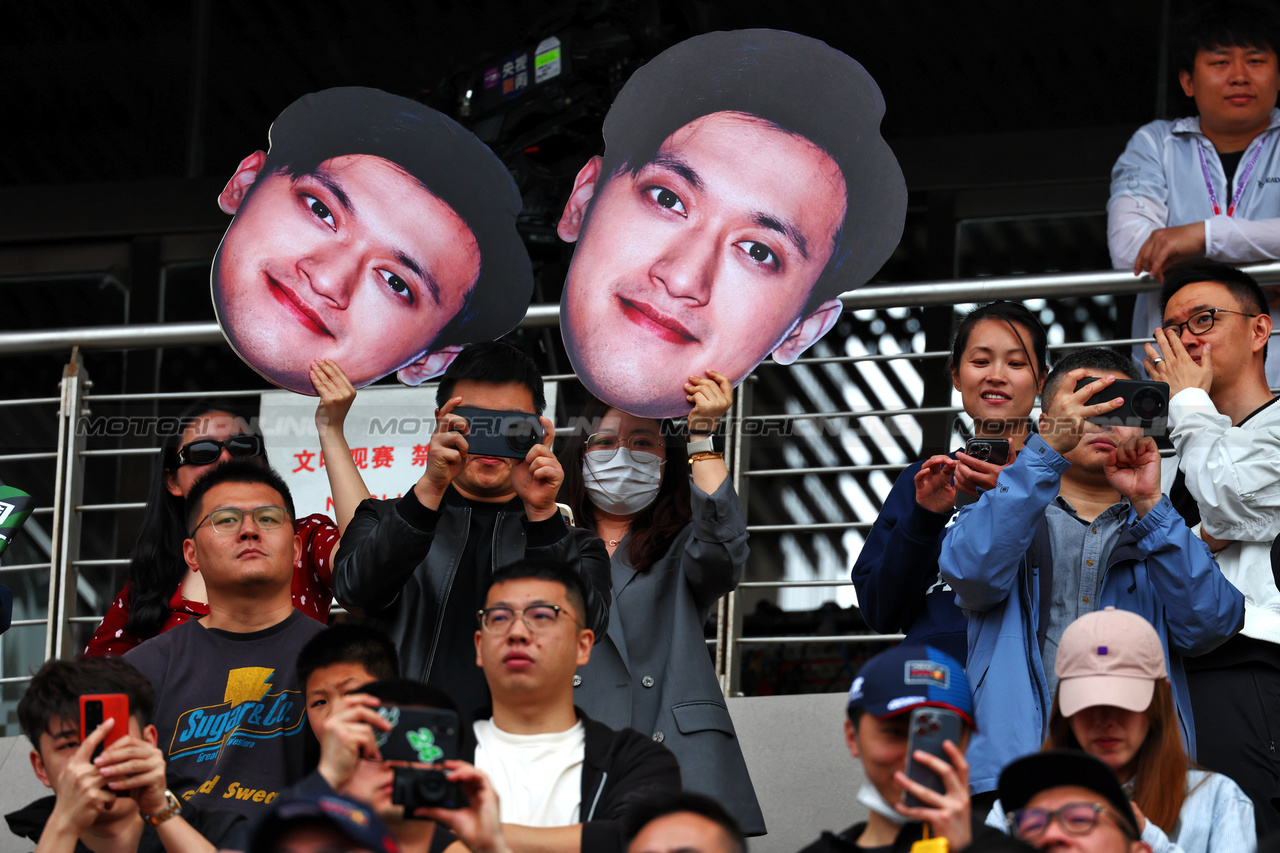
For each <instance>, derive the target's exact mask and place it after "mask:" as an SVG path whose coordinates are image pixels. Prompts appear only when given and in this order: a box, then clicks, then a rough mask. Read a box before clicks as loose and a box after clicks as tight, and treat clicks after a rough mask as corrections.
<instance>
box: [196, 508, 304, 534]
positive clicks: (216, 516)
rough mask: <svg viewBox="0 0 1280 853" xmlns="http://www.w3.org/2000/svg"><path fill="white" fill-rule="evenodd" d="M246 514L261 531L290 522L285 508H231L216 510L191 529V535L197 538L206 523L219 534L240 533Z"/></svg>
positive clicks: (276, 527) (273, 528) (274, 528)
mask: <svg viewBox="0 0 1280 853" xmlns="http://www.w3.org/2000/svg"><path fill="white" fill-rule="evenodd" d="M246 514H248V515H249V516H250V517H252V518H253V523H254V524H256V525H257V526H258V529H259V530H276V529H278V528H280V527H284V525H285V522H286V521H288V520H289V513H287V512H285V509H284V507H279V506H260V507H257V508H255V509H248V510H245V509H237V508H236V507H230V506H229V507H225V508H224V509H215V510H214V511H213V512H211V513H209V514H208V515H206V516H205V517H204V518H202V519H200V521H199V523H198V524H196V526H195V527H193V528H191V535H192V536H195V535H196V531H197V530H199V529H200V525H201V524H204V523H205V522H206V521H207V522H209V526H210V527H212V528H213V529H214V530H216V531H217V532H219V533H239V532H240V526H241V525H242V524H244V517H245V515H246Z"/></svg>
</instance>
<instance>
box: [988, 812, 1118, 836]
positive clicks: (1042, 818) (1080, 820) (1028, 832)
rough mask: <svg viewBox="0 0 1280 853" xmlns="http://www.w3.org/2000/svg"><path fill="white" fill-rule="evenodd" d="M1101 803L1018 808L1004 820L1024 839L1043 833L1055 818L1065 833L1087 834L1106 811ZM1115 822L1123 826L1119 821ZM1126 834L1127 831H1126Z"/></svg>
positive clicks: (1014, 832)
mask: <svg viewBox="0 0 1280 853" xmlns="http://www.w3.org/2000/svg"><path fill="white" fill-rule="evenodd" d="M1108 811H1109V810H1108V809H1107V807H1106V806H1104V805H1103V804H1102V803H1067V804H1066V805H1064V806H1063V807H1062V808H1060V809H1055V810H1053V811H1049V810H1047V809H1019V810H1018V811H1016V812H1014V813H1013V814H1011V815H1009V816H1008V817H1007V818H1006V820H1007V821H1008V823H1009V829H1010V830H1011V831H1012V832H1013V834H1014V835H1016V836H1017V837H1018V838H1021V839H1022V840H1024V841H1033V840H1034V839H1037V838H1039V837H1040V836H1041V835H1043V834H1044V833H1045V830H1047V829H1048V828H1049V824H1051V823H1053V821H1054V818H1057V820H1058V825H1059V826H1061V827H1062V829H1063V831H1064V832H1066V833H1067V835H1087V834H1089V833H1090V832H1092V831H1093V828H1094V827H1095V826H1097V825H1098V816H1099V815H1101V814H1102V813H1103V812H1108ZM1116 823H1117V824H1119V825H1120V826H1121V829H1123V828H1124V825H1123V824H1122V823H1121V822H1120V821H1116ZM1126 834H1127V833H1126Z"/></svg>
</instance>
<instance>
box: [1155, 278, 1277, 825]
mask: <svg viewBox="0 0 1280 853" xmlns="http://www.w3.org/2000/svg"><path fill="white" fill-rule="evenodd" d="M1160 299H1161V303H1162V305H1163V315H1164V322H1163V326H1162V327H1161V328H1159V329H1156V330H1155V341H1154V342H1153V343H1148V344H1147V345H1146V347H1145V349H1146V355H1147V357H1146V358H1145V359H1144V365H1145V367H1146V369H1147V372H1148V373H1149V374H1150V375H1151V377H1152V378H1153V379H1155V380H1158V381H1160V382H1168V383H1169V396H1170V400H1169V424H1170V427H1171V430H1170V434H1169V436H1170V438H1171V439H1172V440H1173V445H1174V448H1175V449H1176V450H1177V453H1178V456H1177V476H1176V478H1174V482H1173V484H1172V486H1171V488H1170V489H1169V495H1170V497H1171V498H1172V499H1173V500H1174V501H1175V505H1177V506H1178V509H1179V510H1180V511H1181V512H1182V514H1183V516H1184V517H1185V518H1186V520H1187V523H1188V524H1189V525H1192V526H1193V527H1194V526H1196V525H1198V527H1195V529H1196V532H1197V533H1199V535H1200V537H1201V538H1202V539H1204V541H1205V542H1207V543H1208V545H1209V549H1210V550H1211V551H1213V553H1214V558H1215V559H1216V560H1217V562H1218V566H1219V567H1220V568H1221V569H1222V574H1223V575H1224V576H1225V577H1226V578H1227V580H1229V581H1230V582H1231V583H1232V584H1233V585H1234V586H1235V587H1236V588H1237V589H1239V590H1240V591H1241V592H1242V593H1244V597H1245V618H1244V628H1243V629H1242V630H1241V631H1240V633H1239V634H1238V635H1236V636H1235V637H1234V638H1232V639H1231V640H1229V641H1228V642H1226V643H1225V644H1223V645H1222V646H1221V647H1219V648H1217V649H1215V650H1214V651H1213V652H1211V653H1210V654H1208V655H1204V656H1202V657H1199V658H1193V659H1190V660H1188V662H1187V682H1188V686H1189V687H1190V690H1191V703H1192V708H1193V710H1194V713H1195V720H1196V729H1197V731H1204V733H1205V740H1204V741H1203V743H1202V745H1201V747H1200V749H1201V752H1200V755H1199V758H1198V760H1200V761H1201V763H1203V764H1204V765H1205V766H1206V767H1208V768H1209V769H1211V770H1217V771H1218V772H1220V773H1225V774H1226V775H1228V776H1230V777H1231V778H1233V779H1235V780H1236V782H1238V783H1239V784H1240V787H1241V788H1243V789H1244V791H1245V793H1246V794H1248V795H1249V796H1250V797H1251V798H1252V799H1253V805H1254V817H1255V818H1256V820H1257V823H1258V834H1259V836H1261V835H1264V834H1268V833H1270V832H1273V831H1275V830H1278V829H1280V810H1277V809H1276V807H1275V805H1274V804H1273V802H1272V797H1273V796H1275V795H1276V793H1277V791H1280V755H1277V753H1276V747H1275V737H1274V732H1276V731H1280V588H1277V584H1276V578H1277V575H1278V574H1280V571H1278V567H1280V553H1277V551H1276V545H1275V543H1276V537H1277V536H1278V535H1280V405H1276V397H1275V395H1273V394H1272V393H1271V389H1270V388H1268V387H1267V378H1266V359H1267V346H1268V340H1269V338H1270V335H1271V327H1272V320H1271V316H1270V315H1269V314H1268V313H1267V302H1266V299H1265V298H1264V296H1263V294H1262V291H1261V289H1260V288H1259V286H1258V283H1257V282H1256V281H1254V280H1253V278H1252V277H1250V276H1249V275H1248V274H1246V273H1244V272H1241V271H1240V270H1237V269H1234V268H1232V267H1228V266H1224V265H1221V264H1208V263H1204V264H1195V265H1190V266H1184V267H1180V268H1174V269H1173V270H1172V271H1171V272H1170V273H1169V275H1168V276H1167V277H1166V278H1165V285H1164V288H1163V289H1162V290H1161V291H1160ZM1171 469H1172V466H1171V465H1168V466H1166V470H1165V479H1166V480H1168V479H1170V473H1171ZM1180 497H1181V500H1180V499H1179V498H1180Z"/></svg>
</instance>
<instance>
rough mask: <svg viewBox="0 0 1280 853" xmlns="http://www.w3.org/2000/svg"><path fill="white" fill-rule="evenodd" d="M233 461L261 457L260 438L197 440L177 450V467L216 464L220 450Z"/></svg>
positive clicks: (255, 436) (235, 436) (256, 436)
mask: <svg viewBox="0 0 1280 853" xmlns="http://www.w3.org/2000/svg"><path fill="white" fill-rule="evenodd" d="M224 447H225V448H226V449H227V452H228V453H230V454H231V456H232V457H233V458H235V459H249V458H252V457H254V456H261V455H262V436H260V435H233V436H231V437H230V438H228V439H227V440H225V441H217V440H215V439H212V438H201V439H197V440H195V441H193V442H191V443H190V444H184V445H182V447H180V448H179V449H178V464H179V465H208V464H209V463H211V462H217V461H218V457H219V456H221V455H222V448H224Z"/></svg>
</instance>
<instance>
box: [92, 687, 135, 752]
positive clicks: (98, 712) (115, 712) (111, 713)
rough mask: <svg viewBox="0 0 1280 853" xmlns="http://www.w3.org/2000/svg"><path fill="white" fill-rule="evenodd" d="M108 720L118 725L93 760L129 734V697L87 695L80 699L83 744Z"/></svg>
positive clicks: (105, 739) (113, 728) (110, 694)
mask: <svg viewBox="0 0 1280 853" xmlns="http://www.w3.org/2000/svg"><path fill="white" fill-rule="evenodd" d="M107 720H115V721H116V724H115V725H114V726H112V727H111V731H109V732H107V736H106V737H105V738H103V740H102V743H100V744H98V748H97V749H95V750H94V751H93V758H97V757H98V756H99V755H101V754H102V751H103V750H104V749H106V748H107V747H109V746H111V745H112V744H113V743H115V742H116V741H118V740H120V738H122V737H125V736H126V735H128V734H129V697H128V696H127V695H126V694H124V693H87V694H85V695H83V696H81V697H80V742H81V743H84V739H85V738H87V737H88V736H89V735H91V734H93V730H94V729H96V728H97V727H98V726H100V725H102V724H103V723H104V722H106V721H107Z"/></svg>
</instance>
